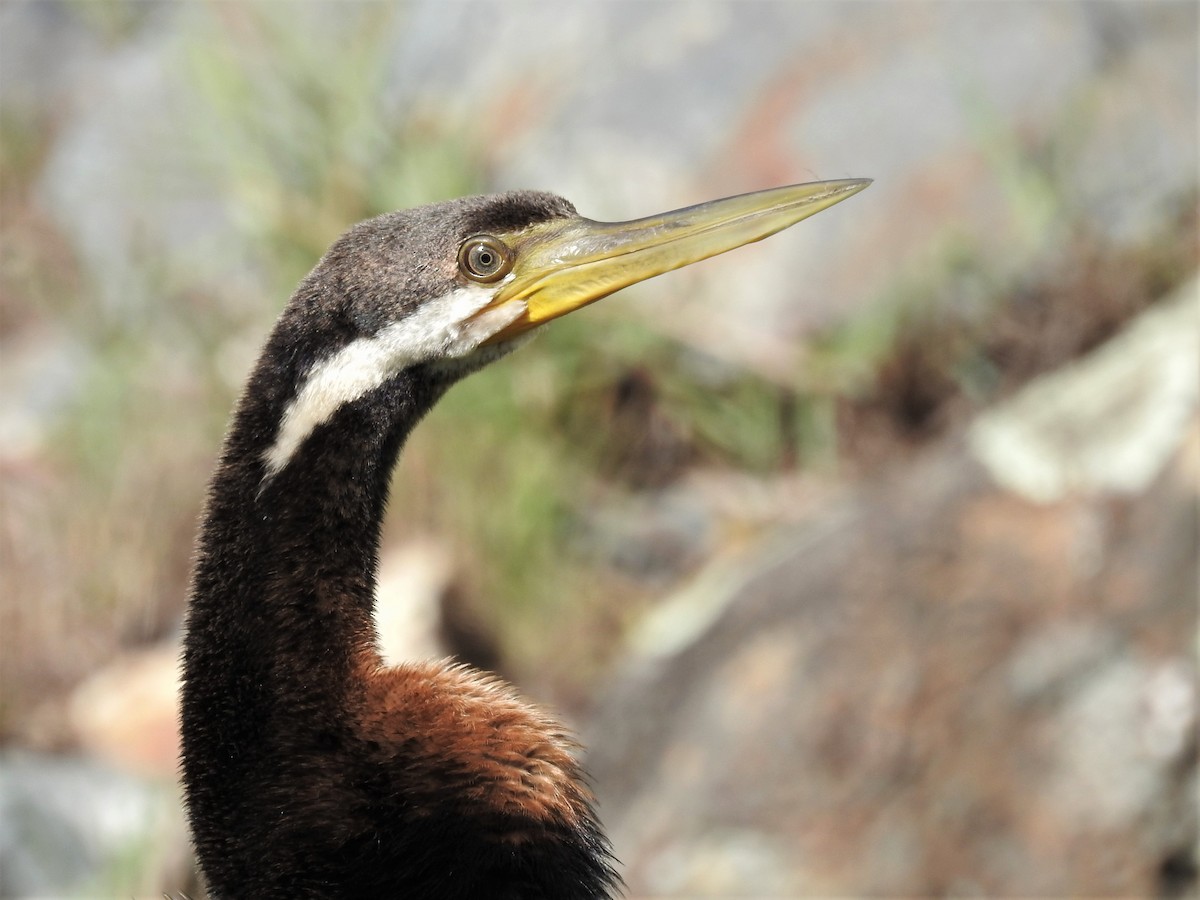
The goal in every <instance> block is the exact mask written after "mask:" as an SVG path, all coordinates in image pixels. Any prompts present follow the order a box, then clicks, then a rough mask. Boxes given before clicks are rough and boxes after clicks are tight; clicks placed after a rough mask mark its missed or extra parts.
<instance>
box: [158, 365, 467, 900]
mask: <svg viewBox="0 0 1200 900" xmlns="http://www.w3.org/2000/svg"><path fill="white" fill-rule="evenodd" d="M292 358H294V356H293V357H291V358H289V357H278V356H275V357H273V356H272V354H271V345H270V344H269V345H268V349H267V351H266V352H265V353H264V356H263V358H262V360H260V363H259V365H258V367H257V369H256V371H255V375H254V376H253V377H252V379H251V381H250V384H249V385H248V387H247V390H246V393H245V395H244V397H243V400H242V403H241V405H240V407H239V409H238V412H237V415H236V416H235V419H234V424H233V426H232V428H231V430H230V433H229V436H228V438H227V440H226V444H225V449H224V452H223V457H222V460H221V462H220V465H219V466H218V469H217V472H216V474H215V476H214V478H213V481H212V485H211V488H210V495H209V501H208V508H207V510H206V513H205V518H204V523H203V525H202V528H201V534H200V540H199V544H198V548H197V559H196V565H195V570H194V575H193V584H192V597H191V603H190V606H189V611H188V621H187V633H186V636H185V643H184V671H183V675H184V677H183V692H182V760H183V780H184V786H185V790H186V794H187V801H188V810H189V817H190V819H191V822H192V832H193V837H194V839H195V841H196V847H197V852H198V854H199V856H200V858H201V859H203V860H205V861H206V867H207V868H208V869H210V870H213V869H214V867H216V868H219V869H220V870H221V871H222V874H221V877H222V880H223V881H224V884H225V885H226V886H227V887H225V888H224V890H226V891H229V890H233V889H232V888H230V887H228V885H252V884H263V883H264V882H262V881H261V880H259V881H255V880H254V879H256V878H257V879H261V878H263V877H264V875H263V873H262V872H260V871H259V870H258V867H259V866H260V865H261V859H260V858H259V857H258V856H256V855H255V854H254V853H253V852H251V851H246V852H242V853H239V854H233V853H231V852H230V851H229V845H228V843H227V842H228V841H229V840H231V839H234V840H237V841H239V842H241V843H240V844H239V846H244V847H249V848H252V847H255V846H263V845H264V844H263V842H266V841H272V840H278V839H279V838H278V836H277V835H276V832H275V831H274V830H272V829H274V828H276V826H278V824H279V822H280V820H279V818H278V817H279V815H280V812H279V811H281V810H283V809H284V808H285V807H286V806H287V805H288V804H289V803H294V802H296V801H297V800H298V798H300V797H302V796H308V797H309V800H308V801H307V807H308V808H312V809H316V808H318V803H319V798H321V797H323V796H326V795H328V794H329V791H330V787H331V785H332V782H330V781H328V780H327V777H326V775H321V774H318V773H328V778H332V777H339V778H352V777H353V767H352V766H351V765H350V764H349V762H348V760H349V759H351V758H352V757H344V758H343V757H338V759H340V760H341V761H340V762H335V761H333V759H332V758H331V757H330V754H331V753H341V754H345V753H346V752H348V751H347V748H348V747H350V746H352V744H353V742H354V736H353V734H352V732H351V730H350V729H351V723H352V721H353V716H352V715H351V713H350V711H351V710H352V709H353V708H355V707H356V706H358V705H360V704H361V703H362V702H363V697H362V684H361V680H360V679H358V678H356V675H358V674H361V672H362V667H363V664H364V663H365V664H367V665H370V664H371V663H372V662H375V661H377V660H378V656H377V651H376V650H375V641H374V637H375V631H374V625H373V622H372V614H373V605H374V584H375V568H376V558H377V553H378V546H379V533H380V525H381V521H382V517H383V512H384V506H385V504H386V499H387V490H388V483H389V479H390V474H391V469H392V466H393V464H394V462H395V460H396V457H397V454H398V453H399V451H400V447H401V445H402V444H403V442H404V440H405V438H406V437H407V436H408V434H409V432H410V431H411V430H412V428H413V426H414V425H415V424H416V422H417V421H418V420H419V419H420V418H421V416H422V415H423V414H424V413H425V412H426V411H427V410H428V409H429V408H430V407H431V406H432V405H433V404H434V402H435V401H436V400H437V398H438V397H439V396H440V395H441V393H442V392H443V390H444V389H445V383H444V382H440V381H438V380H436V379H428V378H423V377H421V375H420V370H418V371H417V372H414V371H406V372H401V373H400V374H398V375H395V376H393V377H392V378H391V379H390V380H388V381H386V382H384V383H383V384H382V385H380V386H378V387H376V388H374V389H373V390H371V391H369V392H367V393H366V394H364V395H363V396H361V397H359V398H358V399H356V400H354V401H352V402H350V403H348V404H346V405H344V406H343V407H342V408H340V409H339V410H337V411H336V412H335V413H334V414H333V415H332V417H330V418H329V419H328V420H327V421H325V422H324V423H323V424H320V425H317V426H316V427H315V428H314V429H313V430H312V433H311V434H309V435H308V437H307V438H306V439H305V440H303V441H302V442H300V444H299V445H298V446H297V448H296V449H295V451H294V453H293V454H292V455H291V458H290V459H289V460H288V461H287V463H286V464H285V465H284V466H283V467H282V468H279V469H278V470H277V471H275V472H274V474H270V467H269V465H268V463H267V461H266V459H265V457H266V455H267V453H268V451H269V449H270V448H271V447H272V446H273V442H274V441H275V440H276V437H277V434H278V432H279V428H280V423H281V422H282V419H283V416H284V412H285V410H286V409H287V406H288V403H289V401H290V400H291V399H292V397H294V396H295V385H296V384H297V382H298V381H299V380H300V379H296V378H294V377H293V376H292V375H291V373H289V372H288V371H287V368H288V365H289V364H294V363H291V362H290V360H291V359H292ZM305 792H308V793H305ZM309 794H311V796H309ZM304 805H305V802H303V801H302V802H301V806H304ZM289 821H291V822H293V824H294V827H301V821H302V820H300V819H296V818H295V817H291V819H289ZM302 844H303V842H297V846H301V845H302ZM314 865H315V864H314ZM266 877H271V876H266ZM314 877H317V876H314ZM281 883H285V882H284V881H281Z"/></svg>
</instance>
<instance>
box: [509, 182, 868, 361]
mask: <svg viewBox="0 0 1200 900" xmlns="http://www.w3.org/2000/svg"><path fill="white" fill-rule="evenodd" d="M870 183H871V181H870V179H867V178H848V179H843V180H840V181H816V182H812V183H810V184H797V185H791V186H788V187H780V188H772V189H770V190H765V191H757V192H755V193H752V194H741V195H739V196H736V197H726V198H724V199H722V200H712V201H710V202H708V203H701V204H699V205H697V206H689V207H687V208H685V209H678V210H675V211H674V212H668V213H662V214H661V215H657V216H650V217H648V218H645V219H636V220H634V221H632V222H593V221H591V220H590V219H584V218H582V217H580V218H577V219H566V220H562V219H559V220H555V221H552V222H547V223H545V224H543V225H537V226H534V227H533V228H530V229H527V230H526V231H524V232H521V233H519V234H514V235H504V236H503V237H504V238H505V240H506V241H508V242H509V243H510V245H511V247H512V249H513V252H514V254H515V259H514V262H513V268H512V271H511V273H510V274H509V275H508V276H506V278H505V280H504V282H503V283H502V284H501V286H500V289H499V290H498V291H497V293H496V297H495V299H494V300H493V302H492V303H491V304H489V308H494V307H496V306H499V305H500V304H503V303H508V302H509V301H512V300H523V301H524V302H525V306H526V312H525V314H524V315H523V316H521V317H520V318H518V319H517V320H516V321H515V322H513V323H512V324H511V325H509V326H508V327H507V328H505V329H504V330H503V331H501V332H499V333H498V334H495V335H493V336H492V337H491V338H490V339H489V340H488V341H487V343H494V342H496V341H502V340H508V339H510V338H513V337H516V336H517V335H518V334H521V333H522V332H524V331H528V330H529V329H530V328H535V327H537V326H538V325H542V324H544V323H546V322H549V321H550V320H551V319H557V318H558V317H559V316H563V315H566V314H567V313H569V312H572V311H573V310H576V309H579V308H580V307H582V306H586V305H587V304H589V303H593V302H595V301H596V300H599V299H601V298H602V297H607V296H608V295H609V294H611V293H613V292H615V291H619V290H620V289H621V288H623V287H628V286H629V285H631V284H635V283H637V282H639V281H644V280H645V279H647V278H652V277H654V276H655V275H661V274H662V273H663V272H669V271H671V270H672V269H678V268H681V267H682V266H686V265H689V264H691V263H694V262H698V261H699V260H702V259H707V258H708V257H710V256H716V255H717V254H718V253H724V252H725V251H726V250H732V249H733V248H734V247H740V246H741V245H743V244H749V243H751V242H753V241H760V240H762V239H763V238H765V237H769V236H770V235H772V234H774V233H775V232H777V231H782V230H783V229H784V228H787V227H789V226H791V225H795V224H796V223H797V222H799V221H800V220H801V219H806V218H808V217H809V216H811V215H813V214H815V213H818V212H820V211H821V210H823V209H828V208H829V207H831V206H833V205H834V204H835V203H839V202H841V201H842V200H845V199H846V198H847V197H849V196H850V195H851V194H857V193H858V192H859V191H861V190H862V189H863V188H865V187H866V186H867V185H869V184H870Z"/></svg>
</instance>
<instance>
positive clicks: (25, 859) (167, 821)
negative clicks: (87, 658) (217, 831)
mask: <svg viewBox="0 0 1200 900" xmlns="http://www.w3.org/2000/svg"><path fill="white" fill-rule="evenodd" d="M135 860H136V861H137V862H138V864H139V865H140V867H141V868H140V871H141V872H142V873H143V875H142V876H141V878H140V879H139V880H136V881H135V882H134V883H130V882H129V881H128V880H127V879H128V877H129V874H130V873H131V872H134V871H139V869H136V868H134V867H133V866H131V862H132V861H135ZM187 862H188V854H187V838H186V836H185V832H184V823H183V816H182V812H181V811H180V807H179V800H178V797H177V796H176V794H175V791H174V789H173V788H164V787H163V786H161V785H155V784H151V783H147V782H144V781H142V780H140V779H137V778H135V777H133V776H131V775H128V774H124V773H120V772H117V771H114V770H112V769H110V768H108V767H107V766H104V765H101V764H99V763H96V762H94V761H90V760H84V759H79V758H70V757H55V756H43V755H37V754H32V753H22V752H15V751H7V752H5V753H4V754H0V896H4V897H67V896H97V897H99V896H121V895H122V894H123V895H125V896H130V895H133V894H137V895H139V896H154V895H156V894H158V893H160V892H161V891H162V890H163V886H164V885H170V886H171V887H172V889H175V888H180V889H182V888H188V887H190V884H191V882H190V878H189V876H188V875H187V872H188V869H189V866H188V864H187Z"/></svg>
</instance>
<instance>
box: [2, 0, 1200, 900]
mask: <svg viewBox="0 0 1200 900" xmlns="http://www.w3.org/2000/svg"><path fill="white" fill-rule="evenodd" d="M1197 11H1198V7H1197V5H1196V4H1195V3H1194V2H1180V3H1167V2H1132V3H1120V2H1104V3H1100V2H1093V3H1072V2H1062V3H1054V4H1048V3H1021V2H1012V3H1004V4H965V3H915V2H911V3H910V2H906V3H881V2H863V3H854V4H845V3H810V4H797V3H791V2H757V3H738V2H715V0H714V2H703V3H682V2H642V3H632V2H630V3H607V2H579V3H571V4H564V3H558V2H549V0H547V2H528V3H522V4H500V3H483V2H456V3H443V2H441V0H414V2H409V3H398V4H383V3H355V2H336V3H335V2H292V3H282V2H275V3H267V2H264V3H237V2H187V3H184V2H179V3H166V2H163V3H149V2H120V0H75V2H50V0H46V2H20V0H4V2H3V3H0V129H2V131H0V387H2V389H0V490H2V494H0V649H2V653H0V896H14V897H15V896H143V895H144V896H160V895H161V894H162V892H164V891H165V892H184V891H186V892H188V893H189V894H190V895H192V896H194V897H198V896H201V895H202V893H201V888H200V887H199V885H197V884H196V883H195V879H194V877H193V876H192V874H191V864H190V857H189V852H188V848H187V841H186V833H185V829H184V827H183V824H182V817H181V815H180V812H179V801H178V794H177V790H176V787H175V783H174V769H175V753H176V745H175V726H174V706H173V704H174V685H175V656H176V644H177V640H178V629H179V624H180V620H181V615H182V611H183V606H184V602H185V595H186V579H187V572H188V564H189V557H190V553H191V541H192V535H193V529H194V524H195V521H196V517H197V514H198V511H199V508H200V504H201V502H202V498H203V489H204V483H205V481H206V479H207V476H208V473H209V471H210V468H211V466H212V464H213V461H214V458H215V454H216V452H217V449H218V446H219V442H220V438H221V434H222V431H223V428H224V423H225V419H226V417H227V415H228V412H229V409H230V406H231V405H232V403H233V402H234V400H235V398H236V394H237V391H238V389H239V386H240V383H241V381H242V379H243V377H244V376H245V374H246V372H247V370H248V368H249V365H250V363H251V361H252V359H253V355H254V353H255V351H256V348H257V344H258V342H259V341H260V340H261V339H262V337H263V335H264V334H265V332H266V330H267V328H268V327H269V325H270V323H271V321H272V319H273V317H274V316H275V314H276V313H277V311H278V310H279V308H280V307H281V305H282V303H283V301H284V300H285V299H286V297H287V295H288V294H289V293H290V292H291V289H292V287H293V286H294V284H295V283H296V281H297V280H298V279H299V278H300V277H302V276H303V274H304V273H305V272H306V271H307V270H308V269H309V268H310V267H311V266H312V264H313V263H314V261H315V260H316V258H317V257H318V256H319V254H320V253H321V252H322V251H323V249H324V248H325V247H326V246H327V244H328V243H329V242H330V240H332V239H333V238H334V237H335V236H336V235H337V234H338V233H340V232H341V231H342V230H343V229H344V228H345V227H346V226H348V225H349V224H350V223H352V222H354V221H357V220H359V219H361V218H364V217H366V216H369V215H372V214H374V213H377V212H381V211H384V210H388V209H392V208H396V207H402V206H408V205H413V204H416V203H420V202H425V201H429V200H435V199H441V198H445V197H449V196H458V195H461V194H464V193H471V192H478V191H487V190H496V189H504V188H510V187H538V188H544V189H548V190H554V191H557V192H559V193H562V194H564V195H566V196H568V197H569V198H570V199H572V200H573V201H574V202H575V203H576V205H577V206H578V208H579V209H580V211H581V212H583V213H584V214H586V215H589V216H591V217H593V218H601V219H603V218H614V219H616V218H619V219H624V218H632V217H636V216H640V215H645V214H649V213H652V212H656V211H660V210H663V209H668V208H674V207H678V206H683V205H687V204H690V203H693V202H698V201H701V200H706V199H710V198H712V197H715V196H719V195H724V194H731V193H738V192H742V191H747V190H754V189H757V188H762V187H767V186H771V185H775V184H782V183H788V182H797V181H807V180H815V179H822V178H839V177H859V176H866V177H873V178H875V179H876V182H875V184H874V185H873V186H872V187H871V188H870V190H868V191H867V192H865V193H864V194H862V195H859V196H856V197H854V198H853V199H852V200H850V201H848V202H847V203H845V204H842V205H840V206H838V207H837V208H835V209H833V210H831V211H829V212H826V213H824V214H822V215H821V216H820V217H819V218H817V219H814V220H813V221H811V222H806V223H803V224H802V225H800V226H799V227H798V228H797V229H795V230H794V231H792V232H789V233H788V234H787V235H784V236H781V237H779V238H775V239H773V240H771V241H767V242H765V243H763V244H758V245H755V246H753V247H750V248H745V249H744V250H741V251H739V252H738V253H736V254H731V255H730V256H727V257H723V258H721V259H718V260H713V261H711V262H708V263H705V264H703V265H700V266H696V267H694V268H690V269H687V270H685V271H681V272H678V273H675V274H672V275H670V276H668V277H664V278H661V279H657V280H655V281H653V282H650V283H647V284H645V285H641V286H638V287H637V288H635V289H631V290H629V291H627V292H625V293H624V294H623V295H620V296H618V297H615V298H613V299H612V300H609V301H606V302H605V303H603V304H599V305H597V306H595V307H592V308H591V309H589V311H587V312H585V313H581V314H579V315H578V316H574V317H571V318H570V319H567V320H564V321H562V322H560V323H556V324H555V325H554V326H553V327H552V328H550V329H548V331H547V333H546V334H544V335H543V336H541V337H540V338H539V340H538V341H535V342H534V343H533V344H532V345H531V346H530V347H529V348H527V349H526V350H524V351H523V352H522V353H521V354H517V355H516V356H514V357H512V358H511V359H510V360H507V361H506V362H505V363H504V364H503V365H500V366H496V367H493V369H492V370H489V371H487V372H484V373H481V374H480V375H478V376H475V377H473V378H472V379H470V380H468V381H467V382H465V383H463V384H462V385H460V386H459V387H457V388H456V389H455V390H454V391H453V392H452V393H451V395H450V396H449V397H448V398H447V399H446V400H445V401H444V402H443V403H442V404H441V405H440V406H439V408H438V409H437V410H436V411H435V413H434V414H433V415H432V416H431V417H430V418H429V420H428V421H427V422H426V423H425V424H424V425H423V426H422V428H421V429H419V430H418V433H417V435H416V436H415V438H414V440H413V441H412V442H411V444H410V446H409V448H408V450H407V452H406V454H405V456H404V457H403V459H402V461H401V464H400V466H399V468H398V470H397V475H396V479H395V485H394V493H395V497H396V502H395V503H394V504H393V509H395V510H404V511H405V512H406V517H405V518H403V519H400V518H398V517H397V518H395V519H394V520H393V521H390V522H389V523H388V527H387V537H386V547H385V554H384V557H385V558H384V563H383V571H382V573H381V589H380V593H381V606H380V611H379V623H380V628H381V631H382V632H383V637H384V641H385V644H386V645H387V647H388V651H389V653H391V654H392V655H394V656H396V657H410V656H425V655H441V654H445V653H454V654H457V655H459V656H460V657H462V658H464V659H466V660H468V661H471V662H473V663H476V664H479V665H483V666H486V667H488V668H492V669H495V670H497V671H499V672H501V673H502V674H503V675H505V676H506V677H508V678H510V679H512V680H514V681H515V682H516V683H517V684H518V685H519V686H520V687H521V689H522V691H523V692H525V693H526V694H527V695H529V696H532V697H535V698H537V699H538V700H540V701H543V702H545V703H547V704H550V705H553V706H554V707H556V708H557V709H559V710H561V711H563V713H564V714H565V715H567V716H568V717H569V718H570V719H571V720H572V721H573V722H574V723H575V724H576V726H577V727H578V729H579V730H580V731H581V732H582V733H583V734H584V736H585V740H586V742H587V743H588V745H589V747H590V753H589V760H588V765H589V768H590V769H591V770H592V772H593V773H594V775H595V781H596V790H597V793H598V794H599V796H600V798H601V809H602V815H603V818H604V819H605V820H606V821H607V823H608V824H609V826H610V828H611V831H612V834H613V838H614V841H615V843H616V846H617V852H618V855H619V856H620V857H621V859H622V860H623V863H624V871H625V874H626V878H627V881H628V884H629V888H630V894H631V895H633V896H693V897H694V896H754V897H790V896H863V895H872V896H888V895H904V896H942V895H956V896H961V895H981V896H1121V897H1132V896H1138V897H1180V896H1196V895H1197V839H1198V838H1197V802H1198V793H1200V786H1198V784H1197V774H1196V773H1197V665H1196V658H1197V650H1198V641H1200V636H1198V631H1197V531H1198V523H1197V519H1198V516H1197V501H1198V499H1200V415H1198V395H1200V295H1198V287H1197V281H1196V271H1197V256H1198V234H1197V186H1198V182H1200V175H1198V164H1200V160H1198V151H1197V124H1198V122H1197V119H1198V114H1197V104H1198V71H1200V70H1198V59H1197V46H1198V27H1200V26H1198V21H1197Z"/></svg>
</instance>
